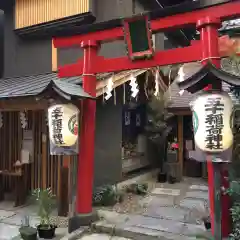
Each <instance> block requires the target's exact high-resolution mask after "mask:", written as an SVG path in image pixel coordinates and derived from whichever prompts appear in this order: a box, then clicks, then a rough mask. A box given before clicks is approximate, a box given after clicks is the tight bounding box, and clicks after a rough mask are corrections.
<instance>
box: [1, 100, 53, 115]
mask: <svg viewBox="0 0 240 240" xmlns="http://www.w3.org/2000/svg"><path fill="white" fill-rule="evenodd" d="M48 105H49V104H48V101H46V100H44V99H41V100H39V101H37V100H36V99H35V97H24V98H16V99H7V100H0V111H2V112H11V111H23V110H33V111H34V110H40V109H46V108H47V107H48Z"/></svg>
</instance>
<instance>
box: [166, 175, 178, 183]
mask: <svg viewBox="0 0 240 240" xmlns="http://www.w3.org/2000/svg"><path fill="white" fill-rule="evenodd" d="M176 182H177V179H176V178H175V177H173V176H171V175H169V176H168V183H170V184H174V183H176Z"/></svg>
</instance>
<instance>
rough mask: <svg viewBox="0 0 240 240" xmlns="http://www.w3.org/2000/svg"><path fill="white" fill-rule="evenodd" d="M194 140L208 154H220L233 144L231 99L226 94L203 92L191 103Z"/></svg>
mask: <svg viewBox="0 0 240 240" xmlns="http://www.w3.org/2000/svg"><path fill="white" fill-rule="evenodd" d="M191 107H192V111H193V127H194V140H195V143H196V145H197V146H198V147H199V148H200V149H201V150H202V151H205V152H208V153H220V152H223V151H225V150H227V149H229V148H230V147H231V146H232V144H233V133H232V112H233V103H232V99H231V98H230V97H229V95H228V94H227V93H226V92H205V93H203V94H201V95H199V96H198V97H197V98H196V100H194V101H193V102H192V105H191Z"/></svg>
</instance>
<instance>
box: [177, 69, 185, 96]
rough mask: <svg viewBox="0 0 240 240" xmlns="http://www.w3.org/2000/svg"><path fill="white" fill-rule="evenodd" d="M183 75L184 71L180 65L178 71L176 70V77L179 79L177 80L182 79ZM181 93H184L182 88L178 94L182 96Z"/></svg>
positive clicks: (180, 80)
mask: <svg viewBox="0 0 240 240" xmlns="http://www.w3.org/2000/svg"><path fill="white" fill-rule="evenodd" d="M184 76H185V73H184V71H183V67H181V68H180V69H179V71H178V79H179V82H182V81H184ZM183 93H184V90H181V91H180V92H179V95H180V96H182V95H183Z"/></svg>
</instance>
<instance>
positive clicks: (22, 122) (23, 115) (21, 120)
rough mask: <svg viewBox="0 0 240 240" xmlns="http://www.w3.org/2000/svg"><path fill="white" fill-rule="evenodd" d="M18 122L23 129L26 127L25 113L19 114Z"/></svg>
mask: <svg viewBox="0 0 240 240" xmlns="http://www.w3.org/2000/svg"><path fill="white" fill-rule="evenodd" d="M19 115H20V122H21V126H22V128H23V129H25V128H26V127H27V117H26V113H25V112H20V113H19Z"/></svg>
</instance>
